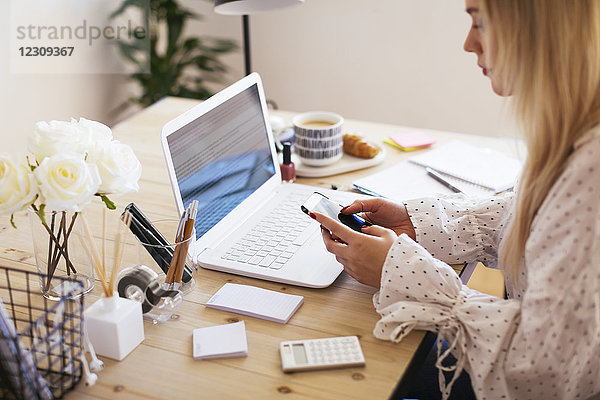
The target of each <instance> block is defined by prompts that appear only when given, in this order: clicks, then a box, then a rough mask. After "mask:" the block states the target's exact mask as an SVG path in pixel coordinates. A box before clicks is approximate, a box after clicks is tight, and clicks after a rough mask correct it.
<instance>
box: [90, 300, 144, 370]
mask: <svg viewBox="0 0 600 400" xmlns="http://www.w3.org/2000/svg"><path fill="white" fill-rule="evenodd" d="M84 323H85V328H86V329H87V333H88V336H89V338H90V341H91V342H92V345H93V346H94V350H95V351H96V353H97V354H99V355H101V356H105V357H108V358H112V359H114V360H117V361H121V360H122V359H123V358H125V356H127V355H128V354H129V353H130V352H131V351H132V350H133V349H135V348H136V347H137V346H138V345H139V344H140V343H141V342H142V341H143V340H144V323H143V320H142V307H141V304H140V303H139V302H137V301H134V300H130V299H126V298H123V297H119V296H118V295H117V294H116V293H115V294H114V295H113V296H112V297H102V298H100V299H99V300H98V301H96V302H95V303H94V304H92V305H91V306H90V307H88V308H87V310H85V311H84Z"/></svg>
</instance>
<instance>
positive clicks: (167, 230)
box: [132, 219, 197, 294]
mask: <svg viewBox="0 0 600 400" xmlns="http://www.w3.org/2000/svg"><path fill="white" fill-rule="evenodd" d="M152 225H153V226H154V228H156V230H155V232H150V231H149V230H148V229H146V228H145V227H143V226H136V225H134V221H132V230H134V229H137V231H138V233H139V234H138V235H137V239H138V260H137V262H136V263H135V264H140V265H144V266H146V267H149V268H150V269H151V270H152V271H154V272H156V273H157V276H160V277H162V280H163V282H164V281H165V279H166V278H167V277H169V269H170V267H172V266H175V265H176V264H177V263H176V262H173V257H174V255H175V254H177V249H178V248H179V255H180V256H179V259H180V260H181V258H182V257H183V259H185V266H184V268H183V271H180V277H179V280H180V282H181V283H180V284H178V285H177V288H176V289H178V290H180V291H181V292H183V294H186V293H188V292H189V291H191V290H192V289H193V288H194V287H195V285H196V282H195V280H194V277H193V273H194V272H195V270H196V269H197V265H196V263H195V261H194V257H193V254H195V253H194V250H195V237H196V236H195V232H193V233H192V236H191V238H190V239H188V240H187V241H181V242H174V239H175V236H176V232H177V228H178V225H179V221H178V220H175V219H163V220H156V221H153V222H152ZM157 232H158V234H159V235H161V236H162V240H156V235H157ZM160 242H163V243H165V244H162V243H160ZM184 249H187V252H186V251H184ZM175 278H176V279H175V280H177V278H178V277H175ZM161 283H162V282H161ZM161 287H162V285H161Z"/></svg>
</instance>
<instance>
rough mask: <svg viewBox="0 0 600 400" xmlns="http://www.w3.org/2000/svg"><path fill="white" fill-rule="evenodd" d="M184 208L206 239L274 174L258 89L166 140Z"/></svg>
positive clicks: (227, 103)
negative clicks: (192, 208)
mask: <svg viewBox="0 0 600 400" xmlns="http://www.w3.org/2000/svg"><path fill="white" fill-rule="evenodd" d="M167 143H168V145H169V150H170V152H171V158H172V160H173V167H174V169H175V176H176V178H177V183H178V184H179V190H180V192H181V199H182V201H183V206H184V208H185V207H187V205H188V204H189V203H191V202H192V200H198V217H197V218H196V237H198V238H199V237H200V236H202V235H203V234H204V233H206V232H207V231H208V230H209V229H210V228H212V227H213V226H214V225H215V224H217V223H218V222H219V221H220V220H221V219H223V218H224V217H225V216H226V215H227V214H228V213H229V212H230V211H231V210H233V209H234V208H235V207H236V206H237V205H238V204H240V203H241V202H242V201H244V200H245V199H246V198H247V197H248V196H250V195H251V194H252V193H253V192H254V191H255V190H256V189H258V188H259V187H260V186H261V185H262V184H263V183H265V182H266V181H267V180H269V178H271V177H272V176H273V175H274V174H275V166H274V165H273V159H272V156H271V150H270V147H269V139H268V136H267V127H266V126H265V120H264V116H263V112H262V108H261V104H260V98H259V95H258V88H257V86H256V84H254V85H252V86H250V87H249V88H248V89H246V90H244V91H243V92H241V93H239V94H237V95H235V96H234V97H232V98H231V99H229V100H227V101H225V102H224V103H223V104H220V105H218V106H217V107H215V108H214V109H212V110H210V111H208V112H206V113H205V114H203V115H201V116H200V117H198V118H196V119H195V120H194V121H192V122H190V123H189V124H187V125H186V126H184V127H182V128H180V129H179V130H177V131H175V132H173V133H172V134H171V135H169V136H168V137H167Z"/></svg>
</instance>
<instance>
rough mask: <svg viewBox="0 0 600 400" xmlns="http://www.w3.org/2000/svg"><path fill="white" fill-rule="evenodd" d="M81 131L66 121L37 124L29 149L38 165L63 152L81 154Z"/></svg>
mask: <svg viewBox="0 0 600 400" xmlns="http://www.w3.org/2000/svg"><path fill="white" fill-rule="evenodd" d="M81 136H82V134H81V130H80V129H79V127H78V126H77V125H75V124H72V123H71V122H66V121H50V122H45V121H40V122H38V123H36V124H35V129H34V130H33V134H32V135H31V136H30V137H29V142H28V148H29V151H30V152H32V153H33V155H34V156H35V159H36V160H37V161H38V163H41V162H42V161H43V160H44V158H46V157H50V156H53V155H54V154H57V153H63V152H69V151H71V152H76V153H77V152H79V151H80V148H81V146H80V142H81V139H82V137H81Z"/></svg>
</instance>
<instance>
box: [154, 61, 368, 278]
mask: <svg viewBox="0 0 600 400" xmlns="http://www.w3.org/2000/svg"><path fill="white" fill-rule="evenodd" d="M268 121H269V119H268V114H267V106H266V101H265V96H264V92H263V87H262V83H261V80H260V76H259V75H258V74H257V73H252V74H250V75H248V76H247V77H245V78H243V79H241V80H240V81H238V82H236V83H234V84H233V85H231V86H229V87H228V88H226V89H224V90H223V91H221V92H219V93H217V94H215V95H214V96H212V97H211V98H209V99H208V100H206V101H204V102H202V103H201V104H199V105H197V106H196V107H194V108H192V109H191V110H189V111H187V112H186V113H184V114H182V115H180V116H179V117H177V118H175V119H174V120H172V121H170V122H168V123H167V124H166V125H165V126H164V127H163V129H162V135H161V140H162V146H163V150H164V154H165V159H166V162H167V166H168V170H169V176H170V179H171V184H172V186H173V192H174V194H175V199H176V202H177V207H178V210H179V212H180V213H182V212H183V210H184V208H185V207H186V206H187V205H188V204H189V203H191V202H192V201H193V200H198V203H199V206H198V217H197V218H196V223H195V228H196V242H195V245H194V246H191V247H193V249H194V252H195V257H197V260H198V263H199V264H200V266H202V267H204V268H208V269H214V270H219V271H224V272H229V273H233V274H238V275H245V276H251V277H255V278H260V279H266V280H270V281H276V282H282V283H288V284H293V285H300V286H307V287H327V286H329V285H330V284H331V283H332V282H333V281H334V280H335V279H336V278H337V276H338V275H339V274H340V272H341V271H342V269H343V267H342V265H341V264H339V263H338V262H337V261H336V260H335V257H334V256H333V255H332V254H330V253H328V252H327V251H326V249H325V245H324V244H323V239H322V237H321V233H320V228H319V224H318V223H317V222H316V221H314V220H312V219H311V218H309V217H308V216H307V215H306V214H304V213H303V212H302V211H301V210H300V204H302V202H303V201H304V200H305V199H306V198H308V196H310V194H311V193H312V192H314V191H319V192H321V193H323V194H325V195H327V196H328V197H330V198H332V199H335V200H337V201H339V202H340V203H341V204H349V203H350V202H351V201H352V200H353V199H354V198H356V197H359V195H356V194H352V193H344V192H336V191H332V190H326V189H321V188H316V187H311V186H306V185H298V184H290V183H285V182H282V180H281V172H280V170H279V160H278V156H277V152H276V150H275V142H274V140H273V135H272V132H271V126H270V124H269V123H268Z"/></svg>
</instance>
